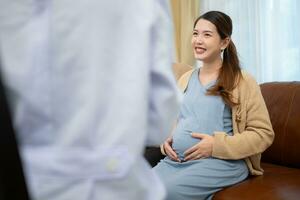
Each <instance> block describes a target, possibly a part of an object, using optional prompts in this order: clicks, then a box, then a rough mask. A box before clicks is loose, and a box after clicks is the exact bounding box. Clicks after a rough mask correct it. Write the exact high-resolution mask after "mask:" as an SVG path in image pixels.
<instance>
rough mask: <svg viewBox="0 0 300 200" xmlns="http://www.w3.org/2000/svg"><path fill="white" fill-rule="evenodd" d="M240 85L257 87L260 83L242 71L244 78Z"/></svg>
mask: <svg viewBox="0 0 300 200" xmlns="http://www.w3.org/2000/svg"><path fill="white" fill-rule="evenodd" d="M239 85H240V87H255V86H257V85H258V83H257V81H256V79H255V78H254V76H253V75H252V74H250V73H249V72H247V71H245V70H242V78H241V79H240V83H239Z"/></svg>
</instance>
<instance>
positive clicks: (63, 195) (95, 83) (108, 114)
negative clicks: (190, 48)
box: [0, 0, 178, 200]
mask: <svg viewBox="0 0 300 200" xmlns="http://www.w3.org/2000/svg"><path fill="white" fill-rule="evenodd" d="M171 28H172V27H171V18H170V12H169V8H168V4H167V1H164V0H142V1H141V0H126V1H125V0H114V1H110V0H76V1H73V0H22V1H21V0H20V1H15V0H0V57H1V63H2V69H1V72H2V75H3V77H4V82H5V87H6V91H7V94H8V97H9V103H10V107H11V110H12V115H13V122H14V126H15V128H16V131H17V138H18V141H19V145H20V151H21V157H22V161H23V164H24V169H25V175H26V178H27V183H28V186H29V190H30V194H31V196H32V199H37V200H119V199H122V200H143V199H147V200H160V199H163V198H164V195H165V192H164V188H163V186H162V184H161V183H160V181H159V180H158V178H157V177H156V175H155V174H153V172H152V171H151V169H150V167H149V165H148V164H147V163H146V161H145V160H144V158H143V156H142V155H143V151H144V148H145V146H146V145H159V144H160V143H161V142H162V141H164V139H165V138H166V137H167V135H168V134H169V132H170V128H171V124H172V123H173V120H174V119H175V117H176V114H177V106H178V101H177V94H178V93H177V90H176V86H175V80H174V78H173V75H172V72H171V62H172V52H173V49H172V42H173V41H172V37H171V36H172V31H171V30H172V29H171Z"/></svg>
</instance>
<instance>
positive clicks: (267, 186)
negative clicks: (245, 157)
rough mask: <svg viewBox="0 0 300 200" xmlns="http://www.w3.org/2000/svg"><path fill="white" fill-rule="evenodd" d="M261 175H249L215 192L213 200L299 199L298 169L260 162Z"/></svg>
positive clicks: (299, 170) (299, 173)
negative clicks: (262, 173)
mask: <svg viewBox="0 0 300 200" xmlns="http://www.w3.org/2000/svg"><path fill="white" fill-rule="evenodd" d="M262 167H263V169H264V170H265V172H264V175H263V176H256V177H254V176H251V177H249V178H248V179H247V180H245V181H243V182H242V183H239V184H237V185H234V186H231V187H228V188H225V189H224V190H222V191H220V192H218V193H216V195H215V196H214V198H213V200H229V199H230V200H241V199H242V200H253V199H255V200H299V199H300V190H299V188H300V169H296V168H288V167H283V166H279V165H273V164H268V163H262Z"/></svg>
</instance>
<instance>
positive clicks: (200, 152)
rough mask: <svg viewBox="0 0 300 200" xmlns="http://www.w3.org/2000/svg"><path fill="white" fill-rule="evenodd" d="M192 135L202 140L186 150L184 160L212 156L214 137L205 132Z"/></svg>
mask: <svg viewBox="0 0 300 200" xmlns="http://www.w3.org/2000/svg"><path fill="white" fill-rule="evenodd" d="M191 136H192V137H193V138H197V139H201V141H200V142H198V143H197V144H195V145H194V146H192V147H191V148H189V149H188V150H186V151H185V152H184V161H189V160H197V159H200V158H208V157H210V156H211V155H212V150H213V145H214V137H213V136H211V135H208V134H203V133H192V134H191Z"/></svg>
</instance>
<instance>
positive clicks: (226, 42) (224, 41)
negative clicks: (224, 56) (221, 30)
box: [221, 37, 231, 51]
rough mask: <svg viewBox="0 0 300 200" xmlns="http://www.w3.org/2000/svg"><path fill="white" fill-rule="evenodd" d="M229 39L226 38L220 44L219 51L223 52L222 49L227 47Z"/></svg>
mask: <svg viewBox="0 0 300 200" xmlns="http://www.w3.org/2000/svg"><path fill="white" fill-rule="evenodd" d="M230 40H231V39H230V37H226V38H225V39H223V40H222V42H221V51H223V50H224V49H226V48H227V46H228V45H229V43H230Z"/></svg>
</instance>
